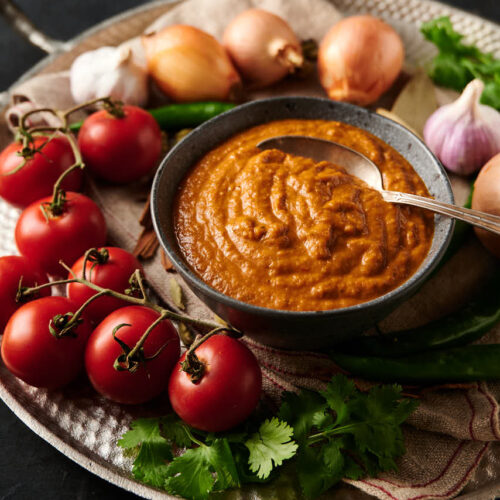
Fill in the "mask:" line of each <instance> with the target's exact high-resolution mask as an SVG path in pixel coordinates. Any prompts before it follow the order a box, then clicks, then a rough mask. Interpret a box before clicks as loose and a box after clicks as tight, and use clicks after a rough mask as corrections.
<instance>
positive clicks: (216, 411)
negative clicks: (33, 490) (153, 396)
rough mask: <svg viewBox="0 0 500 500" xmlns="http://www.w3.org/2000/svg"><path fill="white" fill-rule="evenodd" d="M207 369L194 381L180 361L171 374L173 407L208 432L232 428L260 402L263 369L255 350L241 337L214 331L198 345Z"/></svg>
mask: <svg viewBox="0 0 500 500" xmlns="http://www.w3.org/2000/svg"><path fill="white" fill-rule="evenodd" d="M195 352H196V355H197V356H198V358H199V359H200V361H201V362H202V363H204V365H205V373H204V374H203V376H202V377H201V379H200V380H199V381H198V382H195V383H193V382H192V381H191V378H190V376H189V375H188V374H187V373H186V372H185V371H183V370H182V368H181V365H180V363H181V362H183V361H184V359H185V357H186V354H184V355H183V356H182V357H181V359H180V361H179V363H177V365H176V366H175V368H174V370H173V372H172V375H171V376H170V381H169V386H168V394H169V396H170V402H171V404H172V408H173V409H174V411H175V412H176V413H177V415H179V417H181V418H182V420H184V421H185V422H187V423H188V424H189V425H191V426H192V427H195V428H196V429H200V430H203V431H208V432H218V431H225V430H227V429H231V428H232V427H235V426H236V425H238V424H240V423H241V422H243V421H244V420H245V419H246V418H247V417H248V416H249V415H250V413H252V411H253V410H254V409H255V407H256V406H257V403H258V401H259V398H260V393H261V389H262V373H261V371H260V367H259V364H258V363H257V359H256V358H255V356H254V355H253V353H252V351H250V349H248V347H246V346H245V345H244V344H243V343H242V342H240V341H239V340H236V339H233V338H231V337H228V336H227V335H214V336H213V337H210V338H209V339H208V340H206V341H205V342H203V344H201V346H199V347H198V348H197V349H196V351H195Z"/></svg>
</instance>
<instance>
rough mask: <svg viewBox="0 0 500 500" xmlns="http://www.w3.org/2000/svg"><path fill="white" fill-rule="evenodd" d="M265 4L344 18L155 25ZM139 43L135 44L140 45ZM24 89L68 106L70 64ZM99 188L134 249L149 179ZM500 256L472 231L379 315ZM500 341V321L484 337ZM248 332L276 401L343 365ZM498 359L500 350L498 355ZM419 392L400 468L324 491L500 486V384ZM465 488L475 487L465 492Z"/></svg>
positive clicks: (429, 315) (398, 320) (409, 492)
mask: <svg viewBox="0 0 500 500" xmlns="http://www.w3.org/2000/svg"><path fill="white" fill-rule="evenodd" d="M254 6H258V7H262V8H266V9H268V10H270V11H273V12H275V13H277V14H279V15H281V16H282V17H284V18H285V19H287V20H288V21H289V22H290V23H291V25H292V26H293V28H294V29H295V31H296V32H297V33H298V35H299V36H300V37H301V38H302V39H306V38H315V39H319V38H320V37H321V36H322V35H323V34H324V33H325V32H326V31H327V29H328V28H329V27H330V26H331V25H332V24H334V23H335V22H336V21H337V20H338V19H339V18H340V14H339V12H338V11H337V10H336V9H335V8H334V7H333V6H332V5H331V4H330V3H329V2H327V1H326V0H310V1H304V0H295V1H289V0H288V1H287V0H222V1H217V2H214V1H211V0H190V1H188V2H184V3H182V4H180V5H178V6H176V7H174V8H173V9H172V10H170V11H169V12H168V13H167V14H165V15H164V16H162V17H161V18H159V19H158V20H157V21H156V22H155V23H154V25H153V26H151V27H150V28H149V30H154V29H156V28H158V27H161V26H166V25H169V24H174V23H185V24H192V25H195V26H198V27H200V28H202V29H204V30H206V31H208V32H210V33H212V34H213V35H215V36H216V37H219V38H220V36H221V34H222V31H223V29H224V26H225V25H226V24H227V23H228V22H229V21H230V20H231V19H232V18H233V17H234V15H235V14H237V13H238V12H240V11H242V10H244V9H246V8H249V7H254ZM134 46H135V47H137V45H134ZM266 94H267V95H269V94H274V95H277V94H281V95H282V94H292V95H320V96H324V93H323V91H322V90H321V87H320V86H319V84H318V82H317V81H316V79H315V77H313V78H312V79H309V80H290V81H286V82H285V83H282V84H279V85H277V86H275V87H274V88H272V89H267V90H266V91H265V93H264V92H261V93H256V94H254V95H253V96H251V98H256V97H260V96H263V95H266ZM16 95H17V96H22V97H23V98H27V99H29V100H31V101H33V102H34V103H36V104H37V105H40V106H44V105H50V106H52V107H60V108H64V107H67V106H68V105H70V104H71V96H70V93H69V92H68V79H67V74H65V73H57V74H53V75H44V76H40V77H35V78H34V79H32V80H30V81H28V82H26V83H24V84H23V85H21V86H20V87H19V88H18V89H17V91H16ZM89 189H90V192H91V195H92V196H93V198H94V199H95V200H96V201H97V202H98V203H99V204H100V206H101V208H102V209H103V211H104V213H105V216H106V220H107V223H108V227H109V235H110V237H109V241H110V242H112V243H113V244H115V245H119V246H121V247H123V248H126V249H128V250H131V249H132V248H133V247H134V245H135V243H136V241H137V238H138V235H139V234H140V232H141V229H142V228H141V226H140V225H139V222H138V220H139V216H140V214H141V211H142V207H143V201H142V202H141V201H138V196H137V192H138V190H139V191H140V190H141V189H142V187H138V186H127V187H114V186H109V185H101V184H94V183H92V184H91V185H90V188H89ZM454 190H455V194H456V197H457V202H458V203H461V202H462V201H463V200H464V188H463V183H462V184H461V183H460V182H459V181H456V182H454ZM492 266H493V259H492V258H491V257H489V256H488V255H487V254H486V252H485V251H484V250H483V249H482V248H481V246H480V245H479V244H478V243H477V241H475V239H473V238H471V239H470V241H468V242H467V243H466V244H465V246H464V248H463V249H461V251H460V252H459V253H458V254H457V255H456V256H455V257H454V258H453V259H452V260H451V261H450V262H449V263H448V264H447V265H446V266H445V267H444V268H443V269H442V270H441V271H440V272H439V273H438V274H437V275H436V276H435V277H434V278H433V279H432V280H431V281H429V282H428V283H427V284H426V285H425V286H424V287H423V288H422V289H421V290H420V291H419V293H418V294H417V295H415V296H414V297H413V298H412V299H411V300H409V301H408V302H406V303H405V304H404V305H402V306H401V307H400V308H399V309H397V310H396V311H395V312H394V313H393V314H391V315H390V316H389V317H388V318H387V319H386V320H384V321H383V322H382V323H381V328H382V329H383V330H387V331H389V330H393V329H403V328H408V327H411V326H416V325H418V324H423V323H425V322H427V321H429V320H431V319H435V318H437V317H439V316H441V315H443V314H446V313H450V312H452V311H453V310H456V309H457V308H458V307H460V306H461V304H463V303H464V302H465V301H466V300H467V297H469V296H470V294H471V293H472V292H473V291H474V290H477V289H478V288H480V286H481V280H482V279H483V278H484V277H485V276H486V275H487V274H488V272H489V270H490V269H491V268H492ZM145 269H146V273H147V276H148V280H149V282H150V283H151V285H152V286H153V288H154V290H155V291H156V292H157V293H158V294H159V295H160V296H161V297H162V298H163V299H165V300H166V301H167V302H168V303H170V304H172V300H170V298H169V290H170V286H169V280H170V279H172V276H175V279H177V280H178V281H179V283H180V284H181V287H182V288H183V291H184V293H185V303H186V306H187V310H188V312H189V313H191V314H193V315H198V316H204V317H211V316H212V313H211V312H210V311H209V310H208V309H207V308H206V307H205V306H204V305H203V304H201V303H200V301H199V300H198V299H197V298H196V297H195V296H194V295H193V294H192V293H191V292H190V291H189V289H188V288H187V286H186V285H185V284H184V283H183V281H182V279H181V278H180V277H179V276H177V275H176V274H171V273H168V274H167V273H166V272H165V271H164V269H163V267H162V265H161V261H160V256H159V255H156V257H155V258H154V259H152V260H150V261H148V262H146V263H145ZM482 341H483V342H489V343H492V342H498V341H500V328H498V327H497V328H496V329H495V330H494V331H493V332H491V333H490V334H488V336H487V337H486V338H485V339H483V340H482ZM245 342H246V343H247V345H248V346H249V347H250V348H251V349H252V350H253V352H254V353H255V355H256V356H257V357H258V359H259V361H260V364H261V367H262V373H263V380H264V391H265V397H266V398H267V399H268V400H269V401H270V402H271V403H272V404H275V405H277V404H278V401H279V397H280V395H281V393H282V391H284V390H288V391H293V390H297V388H298V387H306V388H311V389H320V388H322V387H324V385H325V384H326V382H327V381H328V379H329V378H330V377H331V375H332V374H333V373H335V372H336V371H337V368H336V367H335V365H334V364H333V363H332V362H331V361H330V360H329V359H328V357H327V356H325V355H324V354H321V353H313V352H307V351H306V349H307V343H306V341H305V342H304V349H305V350H304V351H302V352H293V351H283V350H277V349H274V348H270V347H267V346H265V345H262V344H259V343H257V342H255V341H254V340H251V339H250V338H248V337H246V338H245ZM499 362H500V360H499ZM418 393H419V394H420V398H421V402H420V405H419V407H418V409H417V411H416V412H415V413H414V414H413V415H412V416H411V417H410V419H409V420H408V423H407V425H405V440H406V448H407V452H406V454H405V455H404V456H403V457H402V458H401V459H400V460H399V463H398V465H399V472H397V473H389V474H382V475H380V476H379V477H378V478H369V479H368V478H367V479H364V480H361V481H347V482H348V483H350V485H352V486H354V487H355V488H358V489H359V490H362V491H363V492H365V493H361V492H359V491H358V492H356V491H355V490H352V489H350V488H346V487H345V486H344V487H342V488H341V489H340V490H339V489H338V488H337V490H336V491H334V492H332V493H328V494H326V495H325V497H331V496H334V497H335V498H347V497H349V498H363V497H367V495H366V494H369V495H373V496H375V497H378V498H381V499H393V500H421V499H434V498H435V499H447V498H452V497H454V496H456V495H458V494H459V493H460V492H462V493H463V495H464V496H463V498H476V499H483V498H484V499H489V498H494V497H495V494H500V483H499V482H498V481H499V479H500V444H499V441H500V426H499V404H498V401H499V400H500V384H486V383H473V384H467V385H459V386H456V387H441V388H428V389H426V390H421V391H418ZM467 491H469V492H472V493H469V494H467Z"/></svg>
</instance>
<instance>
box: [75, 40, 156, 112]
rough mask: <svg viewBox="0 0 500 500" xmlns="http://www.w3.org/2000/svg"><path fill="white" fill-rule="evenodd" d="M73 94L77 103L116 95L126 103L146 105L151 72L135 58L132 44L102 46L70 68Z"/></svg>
mask: <svg viewBox="0 0 500 500" xmlns="http://www.w3.org/2000/svg"><path fill="white" fill-rule="evenodd" d="M70 84H71V94H72V95H73V99H74V100H75V102H76V103H77V104H81V103H83V102H86V101H90V100H91V99H96V98H99V97H108V96H110V97H112V98H113V99H117V100H119V101H122V102H124V103H125V104H133V105H136V106H144V105H145V104H146V102H147V100H148V75H147V72H146V71H145V69H144V68H143V67H141V66H140V64H137V63H136V61H135V60H134V57H133V54H132V50H131V48H130V47H128V46H120V47H101V48H99V49H97V50H92V51H90V52H85V53H83V54H81V55H80V56H78V57H77V58H76V59H75V61H74V62H73V64H72V66H71V71H70Z"/></svg>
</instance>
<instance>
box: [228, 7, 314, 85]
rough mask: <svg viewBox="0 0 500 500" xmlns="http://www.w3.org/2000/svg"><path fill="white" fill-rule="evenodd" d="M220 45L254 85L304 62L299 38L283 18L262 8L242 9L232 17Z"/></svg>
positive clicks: (270, 81)
mask: <svg viewBox="0 0 500 500" xmlns="http://www.w3.org/2000/svg"><path fill="white" fill-rule="evenodd" d="M224 46H225V47H226V49H227V51H228V52H229V55H230V56H231V59H232V60H233V61H234V63H235V65H236V67H237V68H238V70H239V72H240V73H241V75H242V76H243V78H245V79H246V80H248V82H249V83H250V84H251V85H252V86H254V87H255V88H259V87H265V86H267V85H271V84H273V83H275V82H277V81H279V80H281V79H282V78H284V77H285V76H286V75H287V74H289V73H293V72H294V71H295V70H296V69H297V68H300V67H301V66H302V64H303V62H304V58H303V57H302V48H301V44H300V41H299V39H298V38H297V36H296V35H295V33H294V32H293V30H292V29H291V28H290V26H289V25H288V24H287V22H286V21H284V20H283V19H282V18H281V17H279V16H276V15H275V14H272V13H271V12H268V11H266V10H263V9H249V10H245V11H244V12H242V13H241V14H239V15H238V16H237V17H236V18H235V19H233V21H231V23H230V24H229V25H228V26H227V28H226V30H225V32H224Z"/></svg>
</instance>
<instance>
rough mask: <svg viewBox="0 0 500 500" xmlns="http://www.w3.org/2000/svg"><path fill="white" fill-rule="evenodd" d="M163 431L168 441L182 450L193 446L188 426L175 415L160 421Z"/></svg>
mask: <svg viewBox="0 0 500 500" xmlns="http://www.w3.org/2000/svg"><path fill="white" fill-rule="evenodd" d="M160 425H161V430H162V434H163V436H165V438H166V439H168V440H169V441H171V442H172V443H174V444H175V445H177V446H179V447H180V448H184V447H188V446H191V444H192V441H191V438H190V436H189V433H188V432H187V430H188V427H187V425H186V424H185V423H184V422H183V421H182V420H181V419H180V418H179V417H178V416H177V415H174V414H173V413H172V414H170V415H167V416H166V417H163V418H162V419H161V420H160Z"/></svg>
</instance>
